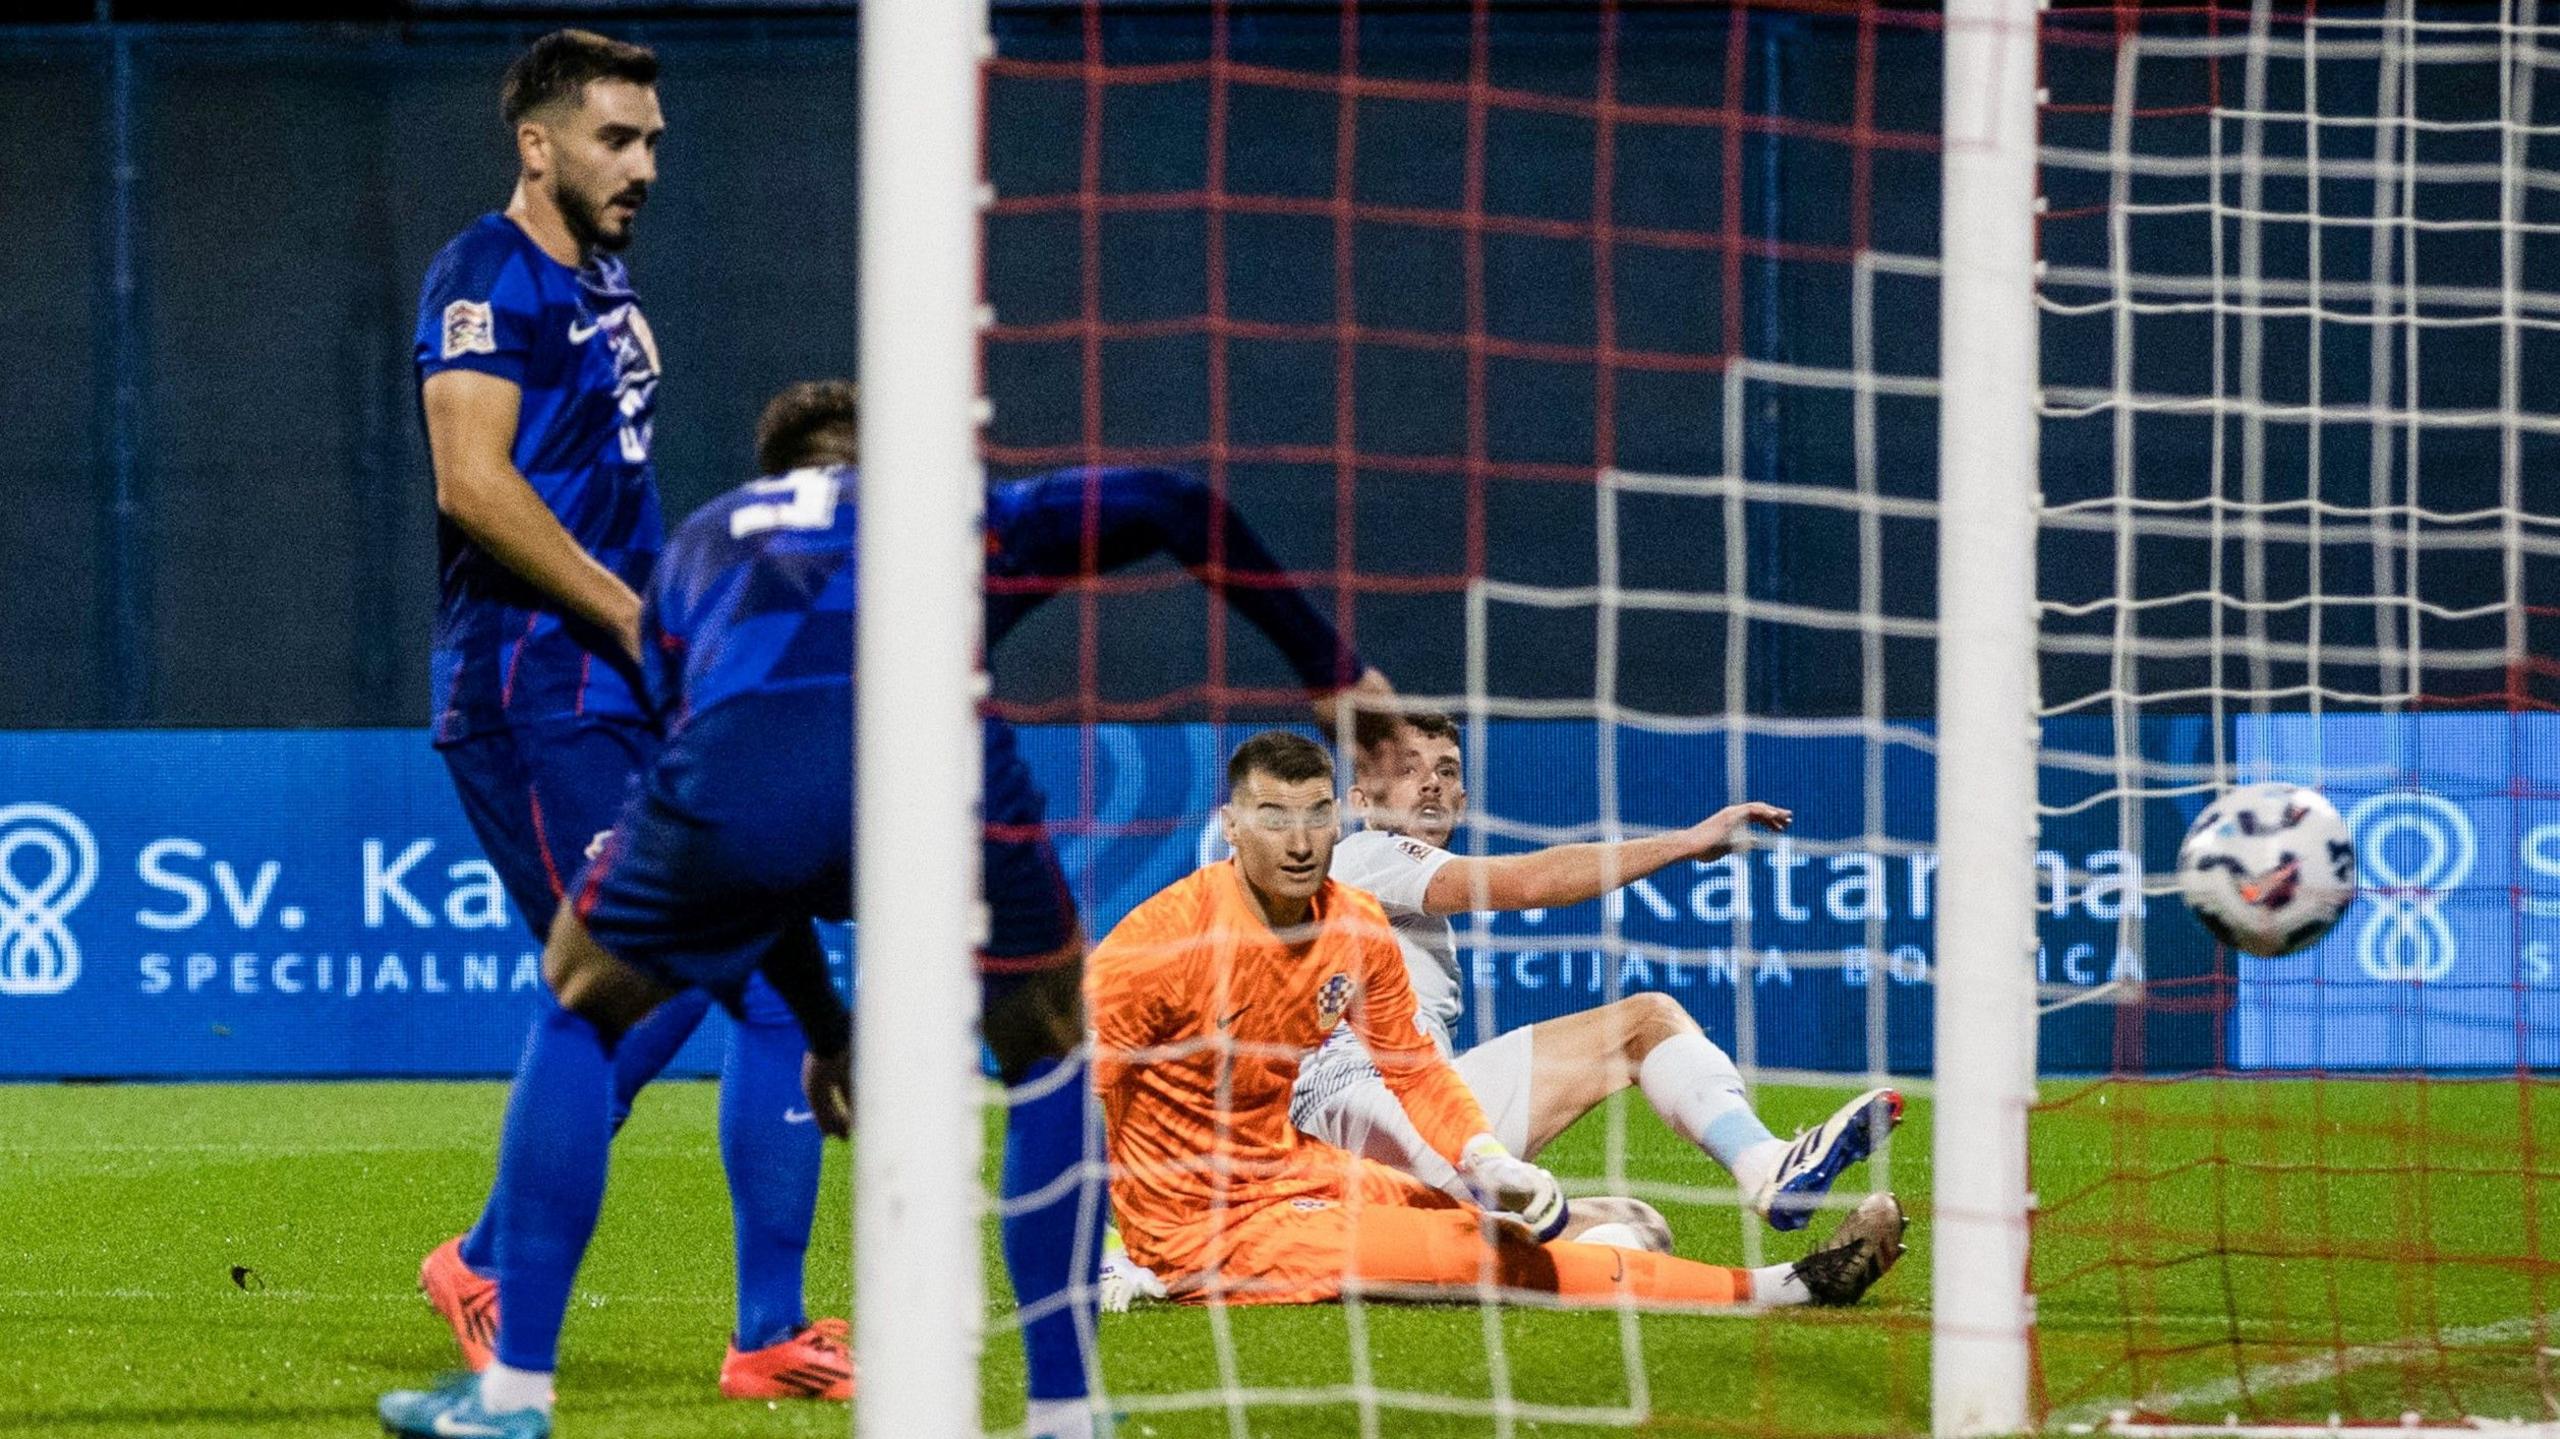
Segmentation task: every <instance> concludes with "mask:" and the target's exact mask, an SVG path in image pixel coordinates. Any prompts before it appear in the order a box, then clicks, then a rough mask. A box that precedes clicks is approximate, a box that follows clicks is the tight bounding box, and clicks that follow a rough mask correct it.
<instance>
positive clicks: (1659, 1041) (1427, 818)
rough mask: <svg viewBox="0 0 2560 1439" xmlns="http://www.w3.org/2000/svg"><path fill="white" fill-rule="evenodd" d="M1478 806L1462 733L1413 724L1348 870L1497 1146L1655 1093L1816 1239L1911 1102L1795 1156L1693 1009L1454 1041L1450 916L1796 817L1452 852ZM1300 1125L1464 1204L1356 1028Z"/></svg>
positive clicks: (1344, 860) (1569, 899)
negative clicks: (1384, 928)
mask: <svg viewBox="0 0 2560 1439" xmlns="http://www.w3.org/2000/svg"><path fill="white" fill-rule="evenodd" d="M1466 805H1467V789H1466V784H1465V779H1464V770H1463V769H1462V768H1461V766H1460V764H1459V747H1458V727H1457V725H1456V724H1455V723H1453V722H1452V721H1451V720H1450V719H1449V718H1448V717H1447V716H1446V715H1438V714H1417V715H1408V716H1406V718H1405V723H1404V729H1403V733H1402V734H1401V735H1400V736H1399V738H1398V739H1397V740H1396V741H1394V742H1390V743H1387V744H1383V745H1379V746H1376V747H1373V748H1371V749H1367V750H1364V751H1363V752H1362V753H1361V754H1360V755H1359V756H1358V757H1357V763H1356V765H1355V767H1354V772H1353V777H1352V789H1351V793H1350V806H1349V807H1350V810H1351V813H1352V814H1353V815H1355V816H1357V817H1358V818H1359V819H1360V820H1361V822H1362V828H1361V829H1360V830H1359V831H1358V832H1357V833H1354V834H1350V835H1347V836H1345V837H1344V838H1343V840H1342V841H1341V843H1339V844H1338V845H1336V846H1335V847H1334V851H1333V869H1332V874H1333V877H1334V878H1335V879H1337V880H1340V881H1342V882H1343V883H1345V884H1348V885H1350V886H1352V887H1353V888H1356V889H1365V890H1367V891H1369V892H1370V893H1372V894H1374V895H1376V896H1377V897H1378V900H1379V903H1380V904H1382V905H1383V906H1384V907H1385V909H1386V912H1387V918H1388V920H1389V922H1390V923H1392V924H1393V925H1394V927H1395V933H1396V940H1397V943H1398V944H1399V945H1400V946H1401V947H1402V948H1403V950H1404V957H1405V967H1406V969H1407V971H1408V972H1409V973H1410V975H1411V976H1412V981H1413V993H1414V998H1415V1000H1416V1002H1417V1008H1418V1010H1419V1013H1418V1015H1417V1021H1418V1023H1420V1025H1421V1026H1422V1028H1423V1029H1424V1030H1426V1031H1427V1032H1428V1033H1429V1034H1430V1035H1431V1037H1432V1039H1433V1041H1434V1042H1436V1043H1437V1044H1438V1045H1439V1046H1440V1048H1441V1050H1442V1052H1443V1053H1447V1054H1451V1055H1454V1057H1455V1060H1456V1064H1457V1069H1458V1073H1459V1075H1460V1077H1462V1078H1463V1079H1465V1080H1466V1082H1467V1087H1468V1088H1470V1089H1472V1090H1474V1091H1475V1094H1476V1098H1477V1099H1478V1100H1479V1101H1480V1102H1481V1103H1482V1104H1483V1105H1484V1109H1485V1113H1486V1114H1487V1115H1488V1116H1489V1117H1490V1118H1491V1119H1492V1120H1493V1123H1494V1137H1495V1138H1497V1139H1499V1140H1501V1141H1502V1143H1503V1144H1504V1145H1505V1146H1506V1147H1508V1148H1509V1149H1510V1151H1511V1152H1512V1153H1513V1154H1516V1155H1518V1156H1520V1157H1521V1158H1522V1159H1534V1158H1535V1157H1536V1155H1537V1153H1538V1151H1539V1150H1541V1149H1543V1148H1545V1147H1546V1145H1547V1143H1548V1142H1549V1141H1550V1140H1553V1139H1554V1138H1555V1137H1556V1136H1557V1135H1559V1134H1561V1133H1563V1132H1564V1131H1565V1129H1566V1128H1567V1127H1568V1126H1570V1125H1571V1124H1572V1123H1573V1122H1574V1121H1575V1120H1577V1119H1580V1118H1581V1117H1582V1116H1583V1115H1585V1114H1587V1113H1589V1112H1590V1111H1591V1110H1592V1109H1594V1108H1595V1107H1597V1106H1598V1105H1599V1104H1600V1102H1601V1101H1602V1100H1604V1099H1607V1098H1608V1097H1609V1096H1610V1095H1612V1094H1615V1093H1617V1092H1618V1091H1619V1090H1621V1089H1625V1088H1627V1087H1628V1086H1629V1085H1635V1086H1639V1087H1640V1088H1642V1090H1643V1091H1644V1097H1645V1099H1646V1101H1647V1102H1648V1103H1650V1104H1651V1105H1652V1106H1653V1108H1654V1112H1655V1113H1657V1114H1659V1115H1661V1116H1662V1120H1663V1122H1664V1123H1665V1124H1667V1125H1669V1126H1670V1127H1671V1129H1672V1131H1673V1132H1674V1133H1677V1134H1678V1135H1679V1136H1680V1137H1681V1138H1683V1139H1686V1140H1688V1141H1689V1142H1690V1143H1691V1144H1694V1145H1696V1146H1698V1148H1699V1149H1700V1150H1702V1151H1704V1152H1705V1153H1706V1154H1707V1155H1708V1156H1709V1157H1710V1158H1712V1159H1714V1160H1715V1161H1716V1163H1717V1164H1719V1165H1721V1166H1722V1167H1723V1168H1724V1169H1725V1170H1726V1171H1727V1172H1728V1173H1730V1174H1732V1175H1733V1178H1734V1182H1735V1185H1736V1188H1737V1189H1738V1190H1739V1191H1740V1193H1741V1194H1742V1195H1743V1196H1744V1198H1745V1199H1746V1200H1747V1201H1748V1202H1749V1204H1750V1205H1751V1207H1752V1209H1753V1210H1755V1211H1756V1212H1758V1213H1759V1214H1760V1216H1761V1217H1762V1218H1763V1219H1765V1220H1767V1221H1768V1223H1769V1225H1770V1227H1772V1228H1775V1229H1801V1228H1803V1227H1804V1225H1805V1224H1806V1222H1807V1221H1808V1220H1810V1219H1811V1218H1812V1216H1813V1211H1814V1209H1815V1208H1816V1207H1817V1205H1818V1201H1819V1200H1820V1198H1821V1196H1822V1195H1823V1194H1824V1193H1826V1192H1827V1191H1828V1190H1829V1189H1830V1187H1831V1184H1832V1181H1833V1180H1835V1179H1836V1178H1838V1177H1839V1174H1840V1172H1841V1171H1842V1170H1843V1169H1846V1168H1847V1167H1848V1166H1849V1165H1851V1164H1854V1163H1856V1162H1857V1161H1859V1160H1861V1159H1864V1158H1866V1157H1867V1155H1868V1153H1869V1152H1870V1151H1871V1150H1872V1149H1873V1147H1874V1146H1875V1144H1877V1143H1878V1142H1880V1141H1881V1140H1882V1139H1883V1138H1884V1136H1885V1135H1887V1134H1889V1133H1890V1132H1892V1129H1893V1127H1894V1125H1896V1124H1897V1123H1899V1122H1900V1121H1901V1118H1902V1096H1901V1095H1899V1094H1897V1093H1895V1092H1894V1091H1893V1090H1890V1089H1871V1090H1869V1091H1867V1092H1866V1093H1864V1094H1861V1095H1859V1096H1858V1097H1857V1098H1855V1099H1852V1100H1850V1101H1849V1102H1848V1103H1847V1104H1844V1105H1842V1106H1841V1107H1840V1108H1839V1109H1838V1110H1836V1111H1834V1112H1833V1113H1832V1115H1831V1117H1830V1118H1829V1119H1828V1120H1826V1121H1824V1122H1823V1123H1822V1124H1821V1125H1820V1126H1819V1127H1817V1128H1814V1129H1811V1130H1808V1131H1806V1132H1805V1133H1804V1134H1803V1135H1801V1136H1798V1137H1797V1138H1796V1139H1795V1140H1794V1141H1793V1142H1792V1143H1790V1142H1789V1141H1785V1140H1781V1139H1778V1138H1776V1137H1775V1136H1773V1135H1772V1134H1770V1132H1769V1130H1768V1127H1767V1126H1766V1125H1764V1124H1762V1123H1761V1122H1760V1119H1759V1116H1757V1115H1756V1114H1754V1113H1753V1112H1752V1110H1751V1103H1750V1099H1749V1097H1748V1096H1747V1095H1746V1094H1745V1093H1744V1091H1743V1086H1742V1075H1741V1073H1740V1072H1739V1071H1738V1070H1736V1069H1735V1068H1734V1064H1733V1061H1732V1059H1731V1058H1729V1057H1727V1056H1726V1054H1725V1052H1724V1051H1723V1050H1721V1049H1718V1048H1717V1047H1716V1046H1715V1044H1714V1042H1713V1041H1711V1040H1709V1039H1708V1038H1707V1037H1706V1035H1705V1034H1704V1033H1703V1032H1701V1031H1700V1030H1699V1028H1698V1024H1697V1021H1696V1020H1693V1019H1691V1018H1690V1017H1689V1015H1688V1012H1687V1011H1686V1010H1683V1009H1682V1008H1681V1007H1680V1005H1679V1002H1678V1001H1676V1000H1674V999H1672V998H1671V997H1670V996H1668V995H1664V994H1658V993H1650V992H1648V993H1642V994H1633V995H1629V996H1628V997H1627V998H1625V999H1622V1000H1619V1001H1618V1002H1617V1003H1615V1004H1610V1005H1604V1006H1602V1007H1600V1008H1597V1009H1592V1010H1586V1011H1584V1012H1582V1013H1580V1014H1570V1015H1565V1016H1563V1017H1561V1018H1558V1019H1551V1020H1547V1021H1545V1022H1544V1023H1541V1024H1533V1025H1530V1026H1528V1027H1526V1028H1523V1029H1515V1030H1511V1031H1509V1032H1508V1033H1505V1034H1502V1035H1500V1036H1498V1037H1496V1038H1494V1039H1492V1040H1490V1041H1488V1042H1486V1043H1484V1044H1481V1045H1478V1046H1477V1047H1475V1048H1473V1049H1470V1050H1467V1051H1465V1052H1463V1053H1459V1052H1458V1051H1457V1047H1456V1045H1455V1044H1454V1042H1453V1041H1452V1039H1451V1036H1450V1032H1449V1026H1450V1025H1451V1023H1452V1022H1453V1021H1455V1020H1456V1018H1457V1015H1458V1009H1459V987H1458V976H1459V970H1458V956H1457V936H1456V934H1455V933H1454V932H1453V931H1452V929H1451V927H1450V923H1449V918H1448V917H1449V916H1451V915H1453V914H1457V913H1459V912H1461V911H1485V910H1520V909H1556V908H1562V907H1565V906H1568V905H1574V904H1580V903H1582V902H1584V901H1586V900H1591V899H1596V898H1598V897H1599V896H1601V895H1602V894H1604V893H1606V892H1607V891H1608V890H1610V889H1611V888H1614V887H1616V886H1620V885H1626V884H1632V883H1634V882H1635V881H1637V880H1639V879H1643V878H1645V877H1646V876H1648V875H1651V874H1653V873H1654V872H1656V871H1657V870H1660V869H1663V868H1664V867H1666V866H1668V865H1672V864H1676V863H1678V862H1680V861H1682V860H1690V859H1695V860H1715V859H1720V858H1722V857H1724V856H1725V855H1727V854H1730V853H1731V852H1733V850H1734V849H1735V848H1737V847H1738V846H1739V845H1740V844H1741V843H1742V842H1743V841H1744V840H1745V838H1746V833H1745V832H1746V829H1747V827H1750V826H1758V827H1760V828H1762V829H1770V830H1783V829H1785V828H1786V827H1787V825H1788V823H1789V822H1790V821H1791V820H1792V819H1793V816H1792V815H1791V814H1790V813H1789V812H1788V811H1786V810H1783V809H1780V808H1778V807H1777V806H1776V805H1770V804H1761V803H1758V802H1756V801H1755V802H1752V803H1747V804H1737V805H1730V806H1727V807H1726V808H1724V809H1721V810H1718V811H1717V812H1716V813H1714V814H1712V815H1710V816H1708V817H1707V818H1705V819H1703V820H1700V821H1699V822H1698V823H1696V824H1694V825H1691V826H1689V827H1688V828H1686V829H1682V830H1675V831H1672V832H1670V833H1667V834H1660V835H1651V836H1647V837H1644V838H1641V839H1628V840H1616V841H1606V842H1600V843H1593V844H1567V845H1555V846H1551V847H1549V848H1546V849H1541V850H1537V851H1534V852H1532V853H1528V854H1514V855H1492V856H1467V855H1457V854H1452V853H1450V852H1449V850H1448V849H1446V848H1445V847H1444V846H1446V845H1447V843H1448V841H1449V837H1450V835H1451V834H1452V833H1454V832H1455V831H1456V829H1457V827H1458V824H1459V822H1460V821H1461V820H1462V819H1463V818H1464V817H1465V814H1466ZM1289 1117H1290V1120H1291V1121H1292V1122H1293V1123H1295V1124H1296V1125H1297V1127H1298V1128H1299V1129H1300V1130H1301V1131H1303V1132H1305V1133H1307V1134H1309V1135H1312V1136H1314V1137H1315V1138H1317V1139H1321V1140H1324V1141H1325V1142H1327V1143H1329V1144H1334V1145H1338V1146H1340V1147H1342V1148H1344V1149H1347V1150H1350V1151H1351V1152H1352V1153H1354V1154H1363V1155H1366V1156H1368V1157H1369V1158H1372V1159H1376V1160H1380V1161H1382V1162H1384V1163H1387V1164H1392V1165H1394V1166H1396V1167H1397V1168H1399V1169H1402V1170H1404V1171H1406V1172H1407V1173H1410V1174H1412V1175H1413V1176H1414V1177H1416V1178H1418V1179H1420V1180H1422V1181H1423V1182H1424V1183H1426V1184H1432V1185H1437V1186H1439V1187H1441V1188H1443V1189H1450V1190H1451V1191H1452V1192H1453V1193H1460V1194H1463V1189H1461V1188H1458V1187H1457V1186H1459V1185H1460V1181H1459V1179H1458V1176H1457V1174H1456V1172H1455V1171H1454V1170H1453V1169H1451V1168H1450V1166H1449V1163H1448V1161H1447V1160H1445V1159H1442V1158H1441V1157H1440V1156H1439V1155H1438V1154H1436V1153H1434V1152H1433V1151H1432V1149H1431V1147H1430V1146H1429V1145H1427V1144H1425V1143H1424V1142H1423V1141H1422V1138H1421V1136H1420V1135H1418V1134H1417V1133H1415V1132H1414V1128H1413V1125H1412V1122H1411V1121H1409V1120H1408V1119H1406V1118H1405V1115H1404V1110H1403V1109H1402V1107H1401V1106H1399V1105H1398V1104H1397V1103H1396V1101H1395V1097H1394V1095H1393V1094H1392V1093H1391V1092H1390V1091H1389V1090H1388V1089H1387V1087H1386V1084H1385V1081H1384V1080H1382V1079H1381V1078H1380V1077H1379V1075H1378V1070H1377V1067H1376V1066H1375V1065H1373V1064H1371V1063H1370V1062H1369V1055H1368V1052H1367V1051H1366V1050H1364V1049H1363V1048H1362V1047H1361V1045H1360V1041H1359V1040H1358V1039H1356V1038H1354V1037H1353V1036H1352V1034H1351V1031H1350V1030H1349V1029H1348V1028H1347V1027H1346V1028H1342V1029H1337V1030H1336V1031H1334V1034H1333V1036H1332V1038H1330V1039H1328V1040H1327V1041H1326V1042H1325V1044H1324V1045H1323V1047H1322V1048H1320V1049H1318V1050H1317V1051H1316V1052H1315V1053H1314V1054H1312V1055H1310V1056H1309V1057H1308V1058H1307V1061H1306V1063H1305V1064H1304V1066H1303V1067H1302V1068H1301V1069H1300V1071H1299V1074H1298V1081H1297V1087H1296V1088H1295V1090H1294V1091H1292V1093H1291V1096H1290V1106H1289Z"/></svg>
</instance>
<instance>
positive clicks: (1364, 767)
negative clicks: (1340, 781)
mask: <svg viewBox="0 0 2560 1439" xmlns="http://www.w3.org/2000/svg"><path fill="white" fill-rule="evenodd" d="M1381 713H1382V714H1383V712H1381ZM1407 734H1417V735H1424V736H1427V737H1429V738H1431V739H1444V740H1447V741H1448V742H1449V743H1451V744H1463V743H1465V741H1464V740H1463V739H1462V738H1461V736H1460V732H1459V730H1458V722H1457V721H1456V720H1454V719H1451V718H1449V716H1448V715H1447V714H1446V713H1445V712H1443V711H1440V710H1407V711H1406V712H1404V713H1403V714H1400V715H1396V714H1385V715H1384V722H1383V723H1381V724H1380V725H1378V726H1377V727H1376V728H1364V729H1363V730H1362V731H1361V732H1360V746H1359V749H1358V750H1357V751H1356V752H1355V753H1353V755H1352V756H1351V760H1352V766H1351V767H1352V772H1353V775H1354V776H1355V779H1356V778H1357V777H1360V776H1371V777H1383V778H1392V777H1393V776H1392V775H1389V776H1378V769H1379V766H1381V765H1384V764H1389V763H1392V762H1393V761H1395V760H1396V759H1398V758H1399V757H1400V755H1401V750H1400V748H1398V747H1397V742H1398V741H1400V740H1402V739H1403V738H1404V737H1405V736H1406V735H1407Z"/></svg>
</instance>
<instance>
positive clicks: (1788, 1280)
mask: <svg viewBox="0 0 2560 1439" xmlns="http://www.w3.org/2000/svg"><path fill="white" fill-rule="evenodd" d="M1751 1302H1752V1303H1754V1304H1766V1305H1771V1306H1776V1305H1780V1304H1811V1303H1812V1302H1813V1291H1812V1290H1810V1289H1807V1288H1805V1287H1804V1281H1803V1280H1801V1279H1798V1278H1797V1277H1796V1267H1795V1266H1794V1265H1792V1264H1766V1265H1762V1266H1761V1267H1760V1268H1758V1269H1754V1270H1752V1271H1751Z"/></svg>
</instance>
